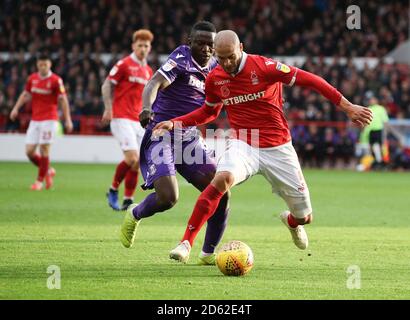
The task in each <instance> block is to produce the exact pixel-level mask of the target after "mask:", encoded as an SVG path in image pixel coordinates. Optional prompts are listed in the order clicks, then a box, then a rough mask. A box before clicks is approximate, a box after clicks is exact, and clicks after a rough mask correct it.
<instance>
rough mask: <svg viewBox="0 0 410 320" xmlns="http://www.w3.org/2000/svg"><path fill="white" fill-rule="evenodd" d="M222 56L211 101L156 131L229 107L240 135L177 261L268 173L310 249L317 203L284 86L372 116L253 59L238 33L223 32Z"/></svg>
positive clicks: (321, 85)
mask: <svg viewBox="0 0 410 320" xmlns="http://www.w3.org/2000/svg"><path fill="white" fill-rule="evenodd" d="M215 56H216V59H217V60H218V63H219V66H218V67H216V68H215V69H213V70H212V71H211V72H210V73H209V75H208V77H207V78H206V83H205V96H206V98H205V104H204V105H203V106H202V107H201V108H199V109H197V110H195V111H193V112H191V113H188V114H186V115H184V116H181V117H177V118H174V119H172V120H170V121H164V122H161V123H159V124H157V125H156V127H155V128H154V129H153V131H154V133H153V134H154V135H160V134H161V133H162V132H163V130H164V129H166V130H172V128H173V127H174V123H175V124H176V123H177V122H179V123H182V126H183V127H185V126H193V125H200V124H205V123H208V122H211V121H212V120H214V119H215V118H216V117H217V116H218V114H219V113H220V111H221V109H222V107H224V108H225V111H226V112H227V116H228V119H229V123H230V126H231V127H232V128H233V129H234V133H235V135H234V137H232V138H231V139H230V140H229V141H228V144H227V148H226V149H225V152H224V154H223V155H222V156H221V157H220V159H219V161H218V164H217V172H216V175H215V177H214V178H213V180H212V182H211V183H210V184H209V185H208V187H207V188H206V189H205V190H204V191H203V192H202V193H201V195H200V196H199V198H198V200H197V202H196V204H195V208H194V211H193V213H192V215H191V218H190V219H189V222H188V226H187V228H186V230H185V234H184V236H183V238H182V241H181V243H180V244H179V245H178V246H177V247H176V248H175V249H174V250H172V251H171V252H170V257H171V258H172V259H176V260H179V261H182V262H186V261H187V260H188V258H189V253H190V250H191V246H192V244H193V242H194V239H195V237H196V235H197V234H198V232H199V230H200V229H201V227H202V225H203V224H204V223H205V222H206V221H207V220H208V219H209V218H210V217H211V216H212V214H213V213H214V211H215V208H216V207H217V206H218V203H219V201H220V199H221V197H222V196H223V195H224V194H225V193H226V192H227V191H228V190H229V189H231V188H232V187H233V186H235V185H237V184H239V183H241V182H244V181H245V180H247V179H248V178H250V177H252V176H253V175H256V174H261V175H263V176H264V177H265V179H266V180H267V181H268V182H269V183H270V185H271V186H272V191H273V192H275V193H277V194H278V195H279V196H280V197H282V198H283V199H284V200H285V201H286V204H287V206H288V208H289V210H286V211H284V212H282V213H281V215H280V218H281V220H282V222H283V223H284V224H285V225H286V226H287V227H288V229H289V230H290V232H291V235H292V238H293V241H294V243H295V245H296V246H297V247H298V248H300V249H306V248H307V246H308V237H307V234H306V231H305V229H304V227H303V225H304V224H308V223H310V222H311V221H312V206H311V202H310V195H309V190H308V187H307V185H306V182H305V179H304V178H303V174H302V170H301V168H300V164H299V161H298V157H297V154H296V152H295V149H294V148H293V146H292V141H291V136H290V132H289V126H288V124H287V121H286V119H285V116H284V114H283V106H282V105H283V101H282V84H286V85H289V86H292V85H298V86H304V87H309V88H311V89H314V90H316V91H318V92H319V93H320V94H321V95H323V96H324V97H326V98H327V99H329V100H330V101H332V102H333V103H334V104H335V105H337V106H339V108H340V109H341V110H343V111H344V112H345V113H346V114H347V116H348V117H349V118H350V120H351V121H352V122H353V123H355V124H356V125H359V126H361V127H363V126H365V125H368V124H369V123H370V122H371V120H372V113H371V111H370V110H368V109H367V108H365V107H362V106H359V105H354V104H352V103H350V102H349V101H348V100H347V99H346V98H345V97H343V96H342V94H341V93H340V92H339V91H337V90H336V89H335V88H334V87H332V86H331V85H330V84H329V83H327V82H326V81H325V80H324V79H322V78H320V77H318V76H316V75H314V74H312V73H309V72H306V71H303V70H301V69H298V68H295V67H290V66H287V65H285V64H283V63H280V62H278V61H275V60H272V59H269V58H266V57H263V56H258V55H251V54H246V53H245V52H244V51H243V47H242V43H240V41H239V38H238V36H237V34H236V33H235V32H233V31H231V30H224V31H221V32H219V33H218V34H217V35H216V37H215ZM253 133H254V135H253Z"/></svg>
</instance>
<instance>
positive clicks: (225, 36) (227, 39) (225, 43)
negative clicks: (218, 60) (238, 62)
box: [215, 30, 241, 50]
mask: <svg viewBox="0 0 410 320" xmlns="http://www.w3.org/2000/svg"><path fill="white" fill-rule="evenodd" d="M240 43H241V42H240V41H239V37H238V35H237V34H236V33H235V32H234V31H232V30H222V31H219V32H218V33H217V34H216V36H215V49H216V48H218V47H219V48H220V49H227V48H231V49H233V50H235V49H236V48H239V45H240Z"/></svg>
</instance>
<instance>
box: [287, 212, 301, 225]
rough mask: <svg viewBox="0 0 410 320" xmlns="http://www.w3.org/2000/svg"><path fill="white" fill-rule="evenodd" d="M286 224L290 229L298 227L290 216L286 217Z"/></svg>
mask: <svg viewBox="0 0 410 320" xmlns="http://www.w3.org/2000/svg"><path fill="white" fill-rule="evenodd" d="M288 224H289V227H291V228H296V227H297V226H298V225H299V223H298V222H297V221H296V219H295V217H294V216H292V214H289V215H288Z"/></svg>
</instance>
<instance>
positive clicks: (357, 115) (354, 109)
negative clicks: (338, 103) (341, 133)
mask: <svg viewBox="0 0 410 320" xmlns="http://www.w3.org/2000/svg"><path fill="white" fill-rule="evenodd" d="M347 116H348V117H349V118H350V120H351V121H352V122H353V124H355V125H356V126H358V127H360V128H364V127H366V126H367V125H369V124H370V122H372V120H373V113H372V111H371V110H370V109H369V108H366V107H362V106H359V105H357V104H352V105H351V107H350V110H349V111H347Z"/></svg>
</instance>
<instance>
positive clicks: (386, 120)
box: [383, 107, 389, 122]
mask: <svg viewBox="0 0 410 320" xmlns="http://www.w3.org/2000/svg"><path fill="white" fill-rule="evenodd" d="M388 121H389V115H388V113H387V111H386V108H384V107H383V122H388Z"/></svg>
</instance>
